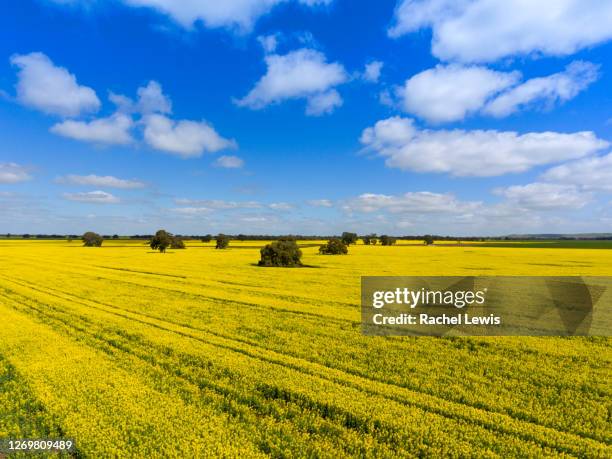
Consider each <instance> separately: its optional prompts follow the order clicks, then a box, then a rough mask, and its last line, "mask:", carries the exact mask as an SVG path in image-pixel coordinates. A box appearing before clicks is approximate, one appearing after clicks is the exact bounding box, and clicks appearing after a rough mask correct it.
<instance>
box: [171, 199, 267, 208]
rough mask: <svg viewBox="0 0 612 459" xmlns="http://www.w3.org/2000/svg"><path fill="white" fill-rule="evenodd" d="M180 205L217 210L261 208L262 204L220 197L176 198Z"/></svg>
mask: <svg viewBox="0 0 612 459" xmlns="http://www.w3.org/2000/svg"><path fill="white" fill-rule="evenodd" d="M175 202H176V204H177V205H179V206H190V207H206V208H209V209H215V210H233V209H259V208H261V207H262V205H261V204H260V203H259V202H257V201H241V202H238V201H223V200H220V199H184V198H180V199H175Z"/></svg>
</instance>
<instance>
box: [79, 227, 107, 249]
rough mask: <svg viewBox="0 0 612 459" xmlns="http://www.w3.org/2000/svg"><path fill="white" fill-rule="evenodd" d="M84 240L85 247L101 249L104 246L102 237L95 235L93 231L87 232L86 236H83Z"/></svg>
mask: <svg viewBox="0 0 612 459" xmlns="http://www.w3.org/2000/svg"><path fill="white" fill-rule="evenodd" d="M82 240H83V245H84V246H85V247H100V246H101V245H102V241H104V239H102V236H100V235H99V234H98V233H94V232H93V231H87V232H86V233H85V234H83V237H82Z"/></svg>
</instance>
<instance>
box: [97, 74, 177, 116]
mask: <svg viewBox="0 0 612 459" xmlns="http://www.w3.org/2000/svg"><path fill="white" fill-rule="evenodd" d="M136 92H137V94H138V99H137V100H136V102H134V101H133V100H132V99H130V98H129V97H127V96H125V95H123V94H115V93H113V92H111V93H110V94H109V96H108V98H109V100H110V101H111V102H112V103H114V104H115V105H116V106H117V111H119V112H120V113H127V114H132V113H139V114H141V115H150V114H152V113H162V114H169V113H172V101H171V100H170V97H168V96H167V95H166V94H164V93H163V90H162V87H161V84H159V83H158V82H157V81H155V80H151V81H149V82H148V83H147V85H146V86H141V87H140V88H138V90H137V91H136Z"/></svg>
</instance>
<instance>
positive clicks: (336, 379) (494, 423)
mask: <svg viewBox="0 0 612 459" xmlns="http://www.w3.org/2000/svg"><path fill="white" fill-rule="evenodd" d="M7 280H9V281H11V282H14V283H15V284H17V285H20V286H21V287H24V288H27V289H31V290H34V291H38V292H40V293H43V294H46V295H49V296H52V297H57V298H59V299H62V300H64V301H66V300H68V301H72V302H75V303H78V304H81V305H83V306H86V307H92V308H96V309H100V310H102V311H103V312H105V313H111V314H115V315H118V316H120V317H122V318H124V319H127V320H135V321H137V322H140V323H142V324H144V325H148V326H152V327H156V328H159V329H162V330H165V331H167V332H170V333H175V334H178V335H181V336H183V337H186V338H190V339H195V340H199V341H202V342H204V343H207V344H209V345H213V346H218V347H221V348H225V349H227V350H230V351H234V352H239V353H241V354H243V355H247V356H248V357H251V358H257V359H260V360H263V361H265V362H267V363H271V364H275V365H281V366H284V367H287V368H291V369H293V370H295V371H298V372H302V373H305V374H309V375H311V376H315V377H319V378H321V379H324V380H327V381H330V382H332V383H337V384H341V385H344V386H349V387H353V388H354V389H357V390H360V391H363V392H366V393H368V394H370V395H375V396H382V397H384V398H387V399H390V400H394V401H396V402H398V403H401V404H405V405H409V406H413V407H416V408H419V409H423V410H425V411H428V412H433V413H434V414H438V415H441V416H443V417H447V418H450V419H463V420H465V421H466V422H470V423H472V424H476V425H480V426H482V427H484V428H486V429H488V430H492V431H495V432H499V433H504V434H507V435H511V436H514V437H519V438H523V439H524V440H528V441H536V442H537V443H538V444H543V445H544V446H548V447H551V448H555V449H558V450H559V451H567V449H566V448H561V449H559V448H558V446H559V445H558V444H557V442H555V441H554V440H552V441H544V443H543V442H542V441H543V439H542V437H540V435H537V436H535V437H534V435H532V434H525V433H523V432H521V431H519V429H518V428H516V429H513V428H510V429H509V428H505V427H503V426H502V424H503V423H504V421H508V420H509V419H510V420H513V421H514V422H515V423H517V424H519V425H520V426H525V427H527V428H525V429H521V430H525V431H526V432H529V431H532V430H533V429H534V428H535V429H536V430H541V429H543V430H544V431H543V432H541V434H543V435H544V437H546V436H547V435H546V431H550V432H549V433H550V434H554V433H557V434H563V435H567V436H568V437H570V439H571V438H573V439H575V440H578V439H582V440H583V441H592V442H595V443H597V444H599V445H601V446H606V443H605V442H603V441H602V440H600V439H597V438H592V437H588V436H584V435H580V434H576V433H573V432H567V431H564V430H560V429H556V428H553V427H550V426H546V425H543V424H540V423H538V422H531V421H529V420H524V419H519V418H515V417H512V416H510V415H508V414H506V413H503V412H498V411H495V410H487V409H483V408H480V407H473V406H471V405H469V404H464V403H460V402H455V401H452V400H448V399H445V398H441V397H438V396H435V395H432V394H428V393H426V392H425V393H424V392H420V391H418V390H412V389H406V388H404V387H401V386H397V385H393V384H390V383H387V382H381V381H379V380H377V379H372V378H368V377H364V376H362V375H358V374H357V375H356V374H354V373H350V372H346V371H344V370H339V369H336V368H330V367H327V366H324V365H321V364H319V363H316V362H312V361H309V360H306V359H300V358H297V357H293V356H289V355H287V354H278V353H277V352H276V351H273V350H270V349H268V348H265V347H262V346H259V345H257V344H255V343H252V342H249V341H245V340H240V339H236V338H234V337H228V336H224V335H223V334H219V333H214V332H211V331H208V330H203V329H197V328H194V327H191V326H189V325H185V324H177V323H174V322H172V321H169V320H167V319H161V318H157V317H154V316H153V317H151V316H149V315H147V314H144V313H140V312H134V311H130V310H125V309H122V308H119V307H117V306H114V305H108V304H104V303H99V302H95V301H93V300H83V299H81V298H78V297H74V296H72V295H70V294H68V293H66V292H61V291H58V290H56V291H57V292H60V293H62V294H63V295H64V296H61V295H58V294H54V293H51V292H49V291H44V290H41V289H38V288H36V287H32V286H31V285H28V284H25V285H24V284H21V283H19V282H16V281H14V280H12V279H7ZM50 290H54V289H50ZM16 293H17V294H18V295H20V296H23V295H21V294H19V293H18V292H16ZM24 297H25V296H24ZM25 298H27V297H25ZM92 302H93V303H98V304H99V305H100V306H103V307H100V306H95V305H92V304H91V303H92ZM88 303H89V304H88ZM104 308H111V309H115V310H119V311H122V312H123V314H121V313H117V312H112V311H108V310H107V309H104ZM125 313H127V314H129V315H134V316H141V317H146V318H147V319H148V320H154V321H158V322H161V323H162V324H165V325H166V326H164V325H159V324H154V323H151V322H149V321H147V320H143V319H142V318H141V319H139V318H137V317H129V316H126V315H125ZM168 325H171V326H174V327H181V328H187V329H189V330H194V331H198V332H201V333H205V334H209V335H212V336H214V337H216V338H218V339H222V340H225V341H229V342H234V343H239V344H240V345H243V346H247V347H254V348H256V349H257V351H259V352H264V353H269V354H270V355H271V357H270V356H265V355H257V351H256V352H253V351H251V350H249V349H240V348H239V347H236V345H227V344H223V343H212V342H210V341H208V340H205V339H203V338H201V337H198V336H194V335H192V334H190V333H187V332H185V331H181V330H172V329H171V328H168ZM262 350H263V351H262ZM277 354H278V355H280V356H282V357H284V358H285V359H287V358H290V359H292V360H295V361H296V363H288V362H286V361H283V359H279V358H278V357H277V356H276V355H277ZM304 362H305V363H307V364H309V365H310V366H312V367H315V369H308V368H305V367H304V366H303V363H304ZM330 370H331V372H335V373H340V374H345V373H346V374H347V375H350V376H352V377H353V378H356V379H357V380H363V384H357V383H355V382H353V381H348V380H346V379H343V378H342V376H341V375H340V376H339V375H338V374H336V375H333V374H329V373H330ZM326 373H327V374H326ZM372 383H375V384H376V385H378V386H379V389H378V390H374V389H366V387H368V385H370V386H371V385H372ZM389 386H391V387H394V388H396V389H399V390H400V391H403V392H405V394H403V396H397V395H389V394H388V393H385V390H384V389H385V387H389ZM386 392H388V391H386ZM411 394H412V395H413V398H414V395H415V394H417V395H419V396H421V398H423V397H425V398H431V399H433V400H431V401H429V403H424V402H423V401H415V400H410V399H409V398H410V395H411ZM440 401H442V402H444V404H446V405H451V407H452V405H454V406H455V409H452V410H451V411H453V412H454V413H449V412H448V411H444V410H442V409H440V408H438V407H436V406H435V405H436V404H440V403H439V402H440ZM447 408H449V407H448V406H447ZM460 408H461V409H466V408H467V409H469V410H470V411H473V413H472V414H481V415H484V416H480V417H481V418H482V417H484V418H486V417H487V416H490V417H496V418H498V419H496V420H488V421H486V420H484V419H480V420H479V419H474V417H473V416H470V415H466V414H464V413H459V412H458V411H459V409H460ZM477 417H479V416H477ZM570 439H568V441H569V442H570V443H571V441H570ZM570 449H571V448H570Z"/></svg>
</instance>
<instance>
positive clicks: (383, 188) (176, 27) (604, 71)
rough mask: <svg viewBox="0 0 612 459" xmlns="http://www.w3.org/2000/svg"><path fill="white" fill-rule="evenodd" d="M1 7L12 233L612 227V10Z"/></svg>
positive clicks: (542, 6) (0, 122)
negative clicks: (611, 67) (159, 230)
mask: <svg viewBox="0 0 612 459" xmlns="http://www.w3.org/2000/svg"><path fill="white" fill-rule="evenodd" d="M181 3H182V4H181ZM536 3H537V4H536ZM4 8H5V14H3V15H2V16H1V17H0V22H1V24H0V91H1V93H0V94H1V97H0V142H1V145H2V148H1V150H0V232H3V233H6V232H11V233H23V232H30V233H37V232H58V233H80V232H83V231H86V230H94V231H98V232H101V233H111V234H112V233H121V234H133V233H151V232H153V231H155V230H156V229H158V228H161V227H163V228H166V229H168V230H170V231H173V232H176V233H183V234H186V233H189V234H203V233H216V232H229V233H239V232H242V233H272V234H279V233H288V232H292V233H303V234H332V233H337V232H340V231H344V230H352V231H356V232H359V233H365V232H377V233H391V234H397V235H402V234H422V233H436V234H456V235H499V234H509V233H524V232H596V231H597V232H599V231H601V232H608V231H610V228H611V227H612V212H611V208H610V202H611V198H612V197H611V193H612V156H608V155H609V152H610V146H609V142H610V141H612V108H611V107H612V105H611V102H612V95H611V91H610V88H611V87H612V84H611V83H612V77H610V73H611V72H612V70H611V69H610V68H609V65H610V64H609V62H611V61H612V59H611V58H612V44H611V43H610V39H611V38H612V4H611V5H608V4H607V3H605V2H600V1H596V0H592V1H573V0H565V1H563V2H558V1H552V0H551V1H542V2H526V1H523V0H512V1H498V2H496V1H491V0H486V1H485V0H467V1H465V2H456V1H450V0H422V1H412V0H407V1H402V0H398V1H379V2H371V1H355V0H351V1H348V0H226V1H224V2H216V1H206V0H202V1H201V2H173V1H170V0H116V1H94V0H90V1H85V0H82V1H79V0H72V1H70V0H62V1H59V0H57V1H43V0H37V1H34V0H32V1H30V0H22V1H20V2H12V4H10V3H9V4H7V5H4ZM7 10H8V11H7ZM585 24H588V26H585Z"/></svg>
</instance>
